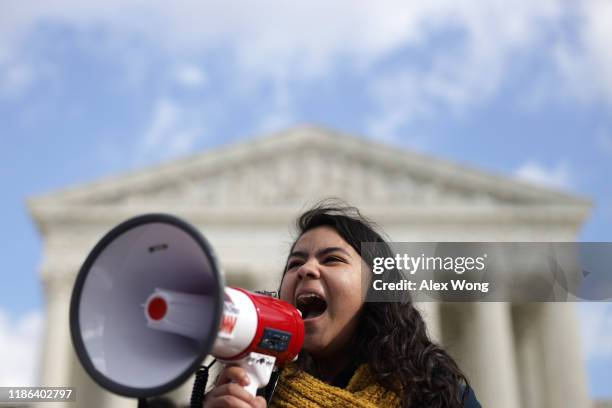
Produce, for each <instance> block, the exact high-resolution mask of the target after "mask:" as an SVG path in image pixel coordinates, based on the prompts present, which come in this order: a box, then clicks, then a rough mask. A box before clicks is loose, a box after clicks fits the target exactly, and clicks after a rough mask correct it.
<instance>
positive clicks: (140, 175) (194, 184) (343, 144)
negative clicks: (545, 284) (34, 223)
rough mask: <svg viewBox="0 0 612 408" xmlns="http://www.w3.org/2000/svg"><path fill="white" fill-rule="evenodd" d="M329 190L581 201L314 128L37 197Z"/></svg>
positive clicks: (66, 201) (307, 196)
mask: <svg viewBox="0 0 612 408" xmlns="http://www.w3.org/2000/svg"><path fill="white" fill-rule="evenodd" d="M326 196H337V197H341V198H343V199H345V200H347V201H348V202H351V203H355V204H359V205H364V204H366V205H383V204H384V205H385V206H397V207H404V206H408V207H412V206H421V205H423V206H426V205H432V204H435V205H453V206H457V205H465V206H472V205H479V206H481V205H485V206H495V205H546V204H553V203H554V204H555V205H563V204H568V205H582V206H584V205H587V206H588V205H589V203H588V201H586V200H584V199H582V198H579V197H575V196H572V195H569V194H565V193H562V192H557V191H551V190H548V189H544V188H540V187H536V186H532V185H529V184H526V183H523V182H519V181H516V180H514V179H512V178H509V177H501V176H498V175H493V174H490V173H487V172H484V171H480V170H474V169H471V168H467V167H464V166H461V165H457V164H454V163H450V162H448V161H444V160H440V159H437V158H433V157H428V156H425V155H420V154H416V153H414V152H410V151H406V150H402V149H395V148H393V147H391V146H388V145H383V144H379V143H376V142H372V141H369V140H367V139H363V138H358V137H353V136H347V135H344V134H339V133H337V132H333V131H329V130H326V129H320V128H315V127H300V128H296V129H290V130H287V131H284V132H280V133H278V134H274V135H271V136H267V137H261V138H256V139H252V140H250V141H247V142H242V143H239V144H237V145H234V146H229V147H226V148H223V149H220V150H213V151H208V152H204V153H201V154H199V155H196V156H193V157H190V158H187V159H183V160H177V161H174V162H171V163H169V164H166V165H163V166H158V167H153V168H148V169H143V170H140V171H138V172H135V173H132V174H126V175H121V176H118V177H115V178H112V179H107V180H102V181H100V182H97V183H93V184H90V185H84V186H79V187H75V188H73V189H70V190H67V191H64V192H58V193H53V194H50V195H47V196H42V197H38V198H36V199H34V200H32V202H33V204H35V205H54V206H58V205H62V206H87V205H92V206H105V207H107V206H110V207H112V206H126V205H137V204H140V203H150V202H156V203H164V204H172V203H180V204H181V205H187V206H191V205H193V206H200V207H202V208H214V207H223V208H231V207H240V208H244V207H257V206H262V207H264V206H268V205H283V206H290V205H296V206H298V207H299V206H301V205H303V203H304V202H306V201H312V200H313V199H316V198H318V197H326Z"/></svg>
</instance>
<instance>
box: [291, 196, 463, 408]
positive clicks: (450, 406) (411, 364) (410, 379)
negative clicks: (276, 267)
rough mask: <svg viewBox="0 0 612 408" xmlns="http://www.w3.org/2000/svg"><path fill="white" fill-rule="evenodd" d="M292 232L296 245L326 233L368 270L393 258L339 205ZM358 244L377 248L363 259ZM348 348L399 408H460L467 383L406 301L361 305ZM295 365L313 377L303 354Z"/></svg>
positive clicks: (321, 207) (322, 207) (331, 203)
mask: <svg viewBox="0 0 612 408" xmlns="http://www.w3.org/2000/svg"><path fill="white" fill-rule="evenodd" d="M296 226H297V230H298V238H297V239H299V237H300V236H301V235H302V234H304V233H305V232H306V231H309V230H311V229H314V228H317V227H320V226H328V227H332V228H333V229H334V230H335V231H337V232H338V234H339V235H340V236H341V237H342V238H343V239H344V240H345V241H346V242H347V243H348V244H349V245H351V246H352V247H353V248H354V249H355V251H356V252H357V253H358V254H359V255H360V256H361V257H362V259H363V260H364V261H365V262H366V263H368V265H372V263H371V261H372V259H373V257H374V256H389V255H391V256H393V255H392V251H391V248H390V247H389V246H388V244H387V243H386V241H385V240H384V239H383V237H382V236H381V234H379V233H378V232H377V229H378V228H377V227H376V225H375V224H374V223H373V222H371V221H369V220H368V219H367V218H365V217H364V216H362V215H361V213H360V212H359V210H358V209H357V208H355V207H350V206H348V205H346V204H345V203H344V202H342V201H340V200H336V199H333V200H329V199H328V200H325V201H322V202H320V203H319V204H317V205H315V206H314V207H313V208H311V209H310V210H308V211H306V212H304V213H303V214H302V215H301V216H300V217H299V218H298V219H297V222H296ZM297 239H296V241H295V242H294V243H293V245H295V243H296V242H297ZM364 242H376V243H379V244H382V245H376V246H374V247H375V248H377V249H376V251H378V253H373V252H372V253H365V252H362V243H364ZM381 251H382V252H384V253H381ZM367 252H370V251H367ZM286 269H287V268H286V267H285V271H286ZM352 342H353V344H352V345H353V346H354V347H351V349H352V350H355V354H354V361H355V362H356V363H357V364H361V363H367V364H368V365H369V367H370V369H371V370H372V372H373V374H374V376H375V377H376V379H377V381H378V382H379V383H380V384H381V385H382V386H384V387H385V388H387V389H389V390H393V391H394V392H396V393H397V394H398V395H400V396H401V400H402V406H403V407H404V408H421V407H428V408H454V407H463V403H464V400H465V398H466V395H467V393H468V390H469V383H468V380H467V378H466V376H465V374H464V373H463V372H462V371H461V370H460V369H459V367H458V366H457V364H456V362H455V361H454V360H453V359H452V358H451V357H450V355H449V354H448V353H447V352H446V351H445V350H443V349H442V348H441V347H440V346H439V345H437V344H436V343H434V342H433V341H432V340H431V339H430V338H429V336H428V335H427V330H426V325H425V322H424V321H423V318H422V316H421V314H420V313H419V311H418V310H417V309H416V308H415V307H414V306H413V303H412V301H411V300H410V298H409V297H404V298H403V299H400V300H398V299H395V301H391V302H366V303H365V304H364V308H363V314H362V317H361V321H360V323H359V327H358V328H357V330H356V334H355V335H354V337H353V339H352ZM298 365H299V367H300V368H301V369H302V370H305V371H307V372H310V373H311V374H314V375H317V373H318V372H319V370H318V369H317V364H316V362H315V361H314V360H313V359H312V358H311V357H310V356H309V355H308V354H307V353H306V352H302V353H301V354H300V358H299V359H298Z"/></svg>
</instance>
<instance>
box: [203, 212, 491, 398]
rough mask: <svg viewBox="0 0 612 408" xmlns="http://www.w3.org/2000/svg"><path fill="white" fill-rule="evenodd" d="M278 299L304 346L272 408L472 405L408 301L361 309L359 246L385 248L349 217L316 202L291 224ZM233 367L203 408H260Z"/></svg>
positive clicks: (361, 221) (366, 258) (365, 224)
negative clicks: (301, 330) (299, 322)
mask: <svg viewBox="0 0 612 408" xmlns="http://www.w3.org/2000/svg"><path fill="white" fill-rule="evenodd" d="M297 226H298V231H299V236H298V238H297V240H296V241H295V242H294V244H293V245H292V247H291V251H290V253H289V257H288V259H287V263H286V267H285V271H284V274H283V278H282V283H281V288H280V298H281V299H283V300H285V301H287V302H290V303H292V304H294V305H295V306H296V307H297V308H298V309H300V311H301V312H302V316H303V318H304V324H305V328H306V336H305V339H304V347H303V350H302V353H301V354H300V357H299V359H298V361H297V362H296V364H294V365H291V366H289V367H287V368H286V369H285V370H284V371H283V373H282V375H281V378H280V381H279V383H278V387H277V388H276V391H275V393H274V396H273V398H272V400H271V404H270V405H271V406H273V407H341V406H358V407H377V406H384V407H386V406H397V407H410V408H417V407H419V408H420V407H427V408H430V407H439V408H442V407H444V408H446V407H469V408H478V407H480V404H478V402H477V401H476V399H475V397H474V394H473V393H472V392H471V389H470V387H469V384H468V381H467V379H466V377H465V375H464V374H463V373H462V372H461V370H460V369H459V368H458V367H457V364H456V363H455V362H454V361H453V359H452V358H451V357H450V356H449V355H448V354H447V353H446V352H445V351H444V350H443V349H441V348H440V347H439V346H438V345H436V344H434V343H433V342H432V341H431V340H430V339H429V338H428V336H427V333H426V327H425V323H424V321H423V319H422V317H421V315H420V313H419V312H418V311H417V310H416V309H415V308H414V307H413V305H412V303H411V302H410V300H409V299H406V300H404V301H401V302H386V303H375V302H364V293H363V291H362V289H361V288H362V263H364V262H365V264H367V265H371V260H372V258H373V256H379V255H381V254H373V253H371V254H367V253H362V249H361V243H362V242H378V243H380V245H377V246H376V247H377V248H382V249H381V250H382V251H383V252H385V254H382V255H383V256H384V255H388V254H389V253H390V249H389V247H388V246H387V245H386V244H385V241H384V240H383V238H382V237H381V235H380V234H379V233H377V232H376V230H375V228H374V227H373V224H372V223H370V222H369V221H368V220H366V219H365V218H364V217H363V216H361V214H360V213H359V211H358V210H357V209H356V208H353V207H346V206H344V205H339V204H338V203H336V202H323V203H321V204H319V205H317V206H316V207H314V208H313V209H311V210H309V211H306V212H305V213H304V214H302V216H301V217H300V218H299V219H298V221H297ZM247 382H248V377H247V376H246V374H245V372H244V370H242V369H241V368H240V367H226V368H225V369H224V370H223V372H222V374H221V375H220V376H219V379H218V381H217V385H216V387H215V388H214V389H213V390H212V391H211V392H210V393H209V394H208V396H207V399H206V402H205V404H204V406H205V407H207V408H212V407H244V408H246V407H265V406H266V401H265V400H264V399H263V398H262V397H252V396H250V395H249V394H248V393H247V392H246V391H245V390H244V389H243V388H242V387H241V386H240V385H245V384H246V383H247Z"/></svg>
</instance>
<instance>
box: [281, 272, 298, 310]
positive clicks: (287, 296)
mask: <svg viewBox="0 0 612 408" xmlns="http://www.w3.org/2000/svg"><path fill="white" fill-rule="evenodd" d="M293 292H295V277H294V276H292V275H291V274H285V276H284V277H283V281H282V283H281V287H280V293H279V294H278V296H279V298H280V299H281V300H284V301H285V302H289V303H293Z"/></svg>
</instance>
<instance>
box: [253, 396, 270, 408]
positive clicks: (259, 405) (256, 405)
mask: <svg viewBox="0 0 612 408" xmlns="http://www.w3.org/2000/svg"><path fill="white" fill-rule="evenodd" d="M251 405H252V406H253V408H266V406H267V404H266V399H265V398H264V397H257V398H253V401H252V402H251Z"/></svg>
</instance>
